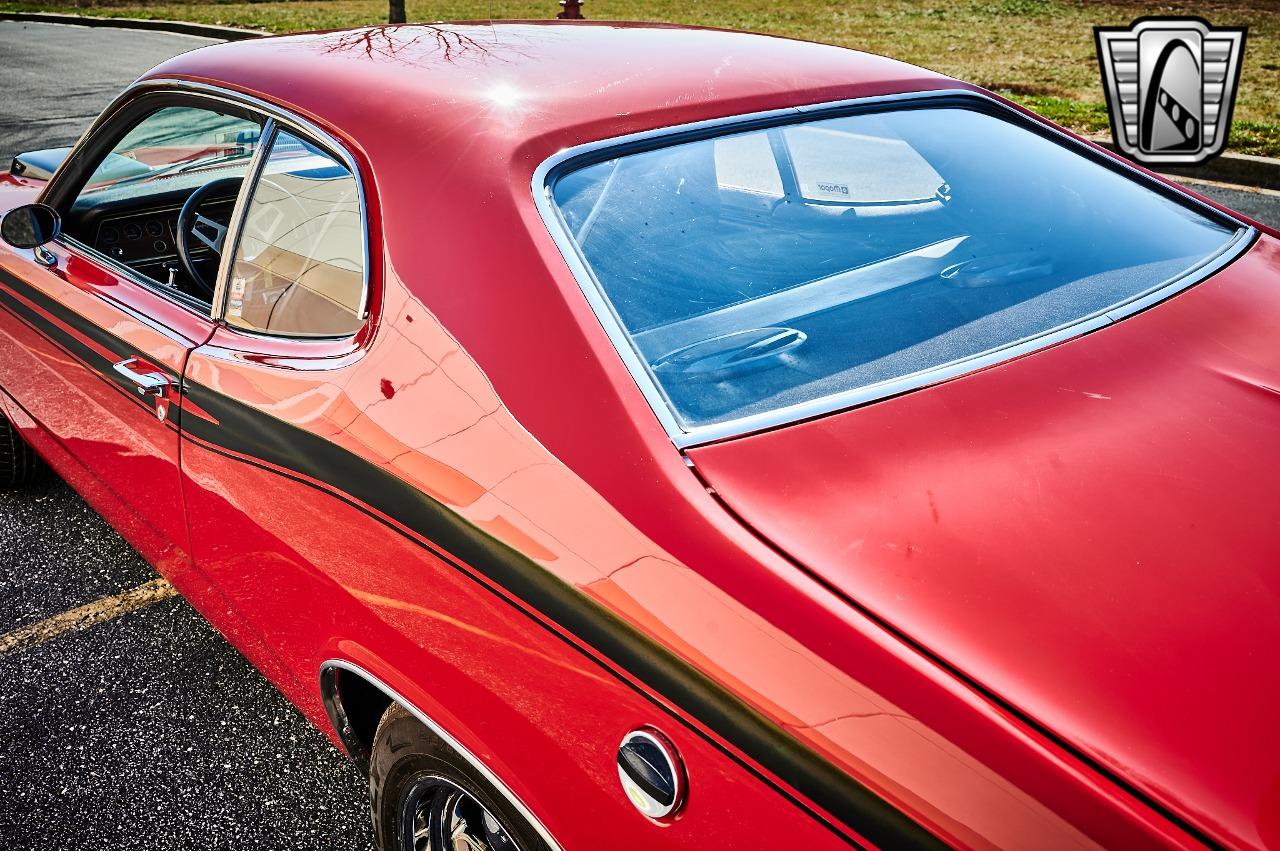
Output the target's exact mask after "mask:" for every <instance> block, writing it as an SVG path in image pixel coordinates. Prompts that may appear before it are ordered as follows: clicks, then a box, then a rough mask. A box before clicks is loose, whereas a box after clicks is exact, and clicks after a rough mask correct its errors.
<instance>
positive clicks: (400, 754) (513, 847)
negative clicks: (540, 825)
mask: <svg viewBox="0 0 1280 851" xmlns="http://www.w3.org/2000/svg"><path fill="white" fill-rule="evenodd" d="M424 792H425V793H430V794H433V795H436V796H438V797H437V798H436V800H437V801H439V802H440V803H439V804H438V806H442V807H446V808H447V806H448V805H447V804H445V803H443V801H446V800H449V798H448V797H447V796H448V795H455V796H457V795H458V793H462V797H458V798H455V799H454V800H465V796H470V798H471V799H472V800H471V801H470V802H467V803H466V804H465V805H466V806H472V804H474V803H478V804H479V805H480V806H481V807H483V808H484V810H485V811H487V814H488V815H489V816H491V817H492V818H493V819H495V820H496V822H497V824H498V825H500V826H501V833H500V835H498V836H493V835H490V836H489V837H488V839H489V846H490V847H491V848H493V849H494V851H549V849H548V848H547V845H546V843H545V842H543V841H542V839H541V838H540V837H539V836H538V834H537V832H536V831H535V830H534V829H533V827H532V826H530V825H529V823H528V821H527V820H526V819H525V818H524V817H523V816H522V815H521V814H520V813H519V811H518V810H516V808H515V806H513V805H512V804H511V803H510V802H509V801H508V800H507V798H506V796H504V795H503V794H502V793H500V792H499V791H498V790H497V789H495V788H494V786H493V784H492V783H490V782H489V781H488V780H487V779H485V778H484V777H483V776H482V775H481V774H480V772H478V771H477V770H476V769H475V768H473V767H472V766H471V764H470V763H468V762H467V761H466V760H464V759H462V758H461V757H459V756H458V755H457V754H456V753H455V752H454V751H453V749H452V748H450V747H449V746H448V745H446V744H445V743H444V742H442V741H441V740H440V739H439V738H437V737H436V736H435V735H434V734H433V733H432V732H431V731H430V730H428V729H427V728H426V727H425V726H423V724H422V723H421V722H419V721H418V720H417V719H416V718H414V717H413V715H411V714H410V713H409V712H408V711H407V710H406V709H404V708H403V707H401V706H400V705H399V704H397V703H393V704H391V708H389V709H388V710H387V711H386V714H384V715H383V716H382V720H381V721H380V722H379V723H378V730H377V732H376V733H374V737H373V749H372V752H371V753H370V755H369V798H370V801H371V804H372V807H373V830H374V836H375V837H376V839H377V845H378V849H379V851H409V849H415V851H423V849H424V848H430V849H431V851H436V846H435V845H423V844H418V845H417V846H416V847H415V845H414V843H413V837H412V824H413V814H412V813H410V810H411V809H413V810H417V809H418V805H419V803H420V801H421V795H422V794H424ZM427 809H434V808H432V807H427ZM471 811H472V812H474V808H472V810H471ZM456 812H459V813H461V812H463V810H462V807H461V806H459V807H458V809H457V810H456ZM473 821H480V822H481V824H482V825H484V824H486V823H487V825H489V826H491V825H492V822H489V821H488V820H487V819H473Z"/></svg>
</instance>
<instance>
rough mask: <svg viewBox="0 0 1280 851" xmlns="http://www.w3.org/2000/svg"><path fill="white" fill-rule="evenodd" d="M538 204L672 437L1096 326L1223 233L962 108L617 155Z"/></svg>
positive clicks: (1216, 247) (575, 175)
mask: <svg viewBox="0 0 1280 851" xmlns="http://www.w3.org/2000/svg"><path fill="white" fill-rule="evenodd" d="M552 196H553V199H554V202H555V205H556V207H557V208H558V210H559V212H560V214H561V216H562V218H563V221H564V224H565V227H566V230H567V231H568V234H569V235H570V236H571V238H572V239H573V241H574V242H575V243H576V245H577V247H578V248H579V250H580V253H581V255H582V258H583V260H584V261H585V264H586V266H587V267H588V268H589V270H590V272H591V273H592V275H593V276H594V278H595V283H596V285H597V286H598V287H599V289H600V291H601V293H602V294H603V295H604V297H605V299H606V300H607V301H608V303H609V305H610V306H611V308H612V310H613V312H614V313H615V314H616V316H617V319H618V320H619V322H620V324H621V326H622V328H623V329H624V330H625V332H626V335H627V337H628V338H629V343H630V344H631V346H632V347H633V348H634V349H635V351H636V353H637V354H638V355H639V357H640V359H641V361H642V362H643V363H644V365H645V367H646V369H647V370H648V372H649V373H650V375H651V376H652V378H653V380H654V382H655V383H656V385H657V386H658V387H659V388H660V390H661V391H662V395H663V396H664V397H665V400H666V403H667V404H668V405H669V406H670V408H671V410H672V412H673V413H674V414H675V416H676V418H677V420H678V421H679V423H680V424H681V426H682V427H684V428H685V429H690V428H694V427H699V426H705V425H709V424H715V423H722V422H725V421H728V420H735V419H739V418H742V417H747V416H752V415H756V414H762V413H767V412H770V411H776V410H778V409H781V408H786V407H789V406H792V405H799V404H802V403H805V402H809V401H812V400H815V399H820V398H824V397H830V396H833V395H836V394H847V393H848V391H851V390H856V389H860V388H861V389H867V388H872V389H874V388H876V387H878V386H881V385H884V386H885V387H886V388H888V387H889V386H890V383H893V382H899V381H900V380H901V379H904V378H906V377H909V376H918V375H920V374H922V373H925V374H927V373H930V372H933V371H935V370H937V369H938V368H939V367H945V366H949V365H955V364H963V363H964V362H966V361H969V360H972V359H974V358H976V357H978V356H982V355H987V354H990V353H991V352H993V351H997V350H1000V349H1002V348H1006V347H1010V346H1012V345H1014V344H1017V343H1021V342H1024V341H1027V340H1029V339H1032V338H1035V337H1038V336H1040V335H1044V334H1047V333H1048V332H1051V331H1054V330H1056V329H1060V328H1061V327H1062V326H1065V325H1071V324H1074V323H1077V322H1079V321H1081V320H1083V319H1086V318H1089V317H1095V316H1101V315H1102V314H1103V313H1104V312H1106V311H1108V310H1109V309H1112V308H1115V307H1117V306H1118V305H1122V304H1124V303H1126V302H1130V301H1133V300H1135V299H1137V298H1139V297H1141V296H1143V295H1144V294H1147V293H1150V292H1151V291H1153V290H1156V289H1158V288H1160V287H1162V286H1164V285H1166V284H1167V283H1168V282H1170V281H1171V279H1174V278H1176V277H1178V276H1179V275H1181V274H1182V273H1184V272H1186V271H1187V270H1188V269H1191V268H1192V267H1194V266H1196V265H1197V264H1200V263H1201V262H1203V261H1204V259H1205V258H1207V257H1210V256H1212V255H1214V254H1216V253H1217V252H1219V251H1221V250H1222V249H1223V248H1224V246H1225V245H1226V244H1227V243H1228V242H1230V240H1231V239H1232V237H1233V236H1234V234H1235V232H1236V229H1237V228H1236V227H1235V226H1232V225H1228V224H1225V223H1223V222H1220V221H1218V220H1216V219H1210V218H1209V217H1208V216H1207V215H1206V214H1204V213H1200V212H1197V211H1196V210H1193V209H1192V208H1191V207H1190V206H1187V205H1184V204H1182V203H1179V202H1178V201H1175V200H1173V199H1171V198H1170V197H1167V196H1165V195H1163V194H1160V193H1158V192H1156V191H1154V190H1153V189H1149V188H1146V187H1145V186H1143V185H1141V184H1140V183H1138V182H1136V181H1135V180H1133V179H1131V178H1129V177H1126V176H1124V175H1122V174H1120V173H1119V172H1117V171H1113V170H1112V169H1110V168H1108V167H1106V166H1104V165H1102V164H1100V163H1097V162H1095V161H1093V160H1091V159H1089V158H1087V157H1085V156H1082V155H1080V154H1079V153H1076V152H1074V151H1072V150H1070V149H1069V148H1067V147H1065V146H1064V145H1062V144H1059V143H1057V142H1054V141H1052V140H1050V139H1048V138H1046V137H1044V136H1041V135H1039V134H1037V133H1035V132H1032V131H1031V130H1029V129H1024V128H1023V127H1021V126H1017V125H1015V124H1013V123H1011V122H1008V121H1005V120H1002V119H1000V118H997V117H995V116H993V115H991V114H988V113H985V112H978V111H975V110H971V109H966V108H963V107H958V106H936V107H931V108H911V109H898V110H895V111H887V112H877V113H862V114H858V115H851V116H844V117H838V118H828V119H822V120H813V121H808V122H806V123H798V122H797V123H795V124H792V125H789V126H780V127H773V128H770V129H763V130H755V131H752V132H747V133H738V134H735V135H726V136H721V137H718V138H714V139H704V140H701V141H694V142H686V143H683V144H675V145H671V146H668V147H664V148H658V149H656V150H650V151H645V152H639V153H633V154H627V155H623V156H619V157H618V158H616V159H612V160H608V161H605V162H596V163H594V164H592V165H588V166H585V167H582V168H578V169H574V170H570V171H568V172H567V173H564V174H563V175H562V176H561V177H559V179H557V180H556V181H555V183H554V185H553V187H552ZM922 383H923V382H922ZM885 392H886V393H887V392H894V391H891V390H889V389H886V391H885ZM872 397H874V394H872Z"/></svg>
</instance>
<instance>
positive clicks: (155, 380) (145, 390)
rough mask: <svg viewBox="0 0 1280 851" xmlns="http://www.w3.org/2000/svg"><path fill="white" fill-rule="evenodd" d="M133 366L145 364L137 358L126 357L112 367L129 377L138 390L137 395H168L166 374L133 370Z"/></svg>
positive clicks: (144, 365)
mask: <svg viewBox="0 0 1280 851" xmlns="http://www.w3.org/2000/svg"><path fill="white" fill-rule="evenodd" d="M135 366H141V367H144V368H145V367H146V364H144V363H142V362H141V361H140V360H138V359H137V358H128V359H127V360H122V361H120V363H118V364H116V365H115V366H113V367H112V369H114V370H115V371H116V372H118V373H119V374H120V375H123V376H124V377H125V378H127V379H129V381H130V383H132V384H133V385H134V387H135V388H136V389H137V391H138V395H140V396H160V397H164V396H167V395H169V387H170V384H171V382H170V381H169V377H168V376H166V375H164V374H163V373H159V372H155V371H150V372H134V369H133V368H134V367H135Z"/></svg>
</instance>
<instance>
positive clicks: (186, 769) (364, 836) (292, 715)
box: [0, 477, 372, 851]
mask: <svg viewBox="0 0 1280 851" xmlns="http://www.w3.org/2000/svg"><path fill="white" fill-rule="evenodd" d="M154 580H155V573H154V572H153V571H152V570H151V568H150V567H148V566H147V565H146V564H145V563H143V562H142V560H141V559H140V558H138V556H137V555H136V554H135V553H134V552H133V551H132V550H131V549H130V548H129V546H128V545H127V544H126V543H125V542H124V541H123V540H121V539H120V538H119V537H118V536H117V535H116V534H115V533H114V532H113V531H112V530H111V529H110V528H109V527H108V526H107V524H106V523H105V522H104V521H103V520H102V519H101V518H99V517H98V516H97V515H96V514H95V513H94V512H93V511H92V509H90V508H89V507H88V506H86V505H85V504H84V503H83V502H82V501H81V500H80V498H79V497H78V496H76V495H75V494H74V493H72V491H71V490H70V489H69V488H68V487H67V486H66V485H64V484H63V483H62V482H60V481H58V480H57V479H56V478H52V477H51V478H50V479H49V480H47V481H45V482H42V483H40V484H39V485H38V486H36V487H35V488H32V489H27V490H21V491H14V492H0V634H5V633H9V634H11V632H12V631H13V630H15V629H19V628H21V627H23V626H27V625H29V624H32V623H36V622H40V621H42V620H44V619H46V618H48V617H50V616H51V615H54V614H56V613H58V612H61V611H65V610H66V609H68V608H73V607H76V606H80V605H83V604H85V603H90V602H92V601H93V600H95V599H99V598H101V597H102V596H104V595H108V596H109V595H113V594H118V593H120V592H121V591H126V590H128V589H130V588H134V587H137V586H139V585H141V584H143V583H146V582H149V581H154ZM0 719H4V731H5V735H4V737H3V739H2V740H0V845H2V846H3V847H5V848H13V849H32V851H35V850H36V849H40V851H61V849H66V851H71V849H76V851H80V849H85V848H112V849H122V850H123V849H148V851H150V849H184V851H190V850H191V849H245V848H261V849H282V851H283V849H317V850H318V849H367V848H371V847H372V839H371V834H370V829H369V817H368V809H367V808H368V803H367V798H366V791H365V785H364V780H363V778H362V777H361V776H360V775H359V774H358V772H356V771H355V769H354V768H352V767H351V765H350V763H348V761H347V760H346V758H345V757H343V756H342V755H341V754H339V753H338V751H337V750H336V749H335V748H334V747H333V746H332V745H331V744H330V743H329V741H328V739H326V738H325V737H324V736H323V735H322V734H321V733H320V732H319V731H318V730H316V729H315V728H314V727H312V726H311V725H310V724H309V723H307V721H306V720H305V719H304V718H303V717H302V716H301V715H300V714H299V713H298V712H297V711H296V710H295V709H293V707H292V706H290V705H289V704H288V703H287V702H286V701H285V700H284V698H282V697H281V696H280V694H279V693H278V692H277V691H276V690H275V689H274V688H273V687H272V686H271V685H270V684H269V683H268V682H266V680H264V679H263V678H262V677H261V676H260V675H259V674H258V673H257V672H256V671H255V670H254V669H253V668H251V667H250V666H249V664H248V663H247V662H246V661H245V660H244V659H243V658H242V657H241V656H240V655H239V654H238V653H236V651H235V650H234V649H232V648H231V647H230V646H229V645H228V644H227V643H226V642H225V641H224V640H223V639H222V637H221V636H220V635H218V634H217V633H216V632H215V631H214V630H213V629H212V627H210V626H209V625H208V624H207V623H206V622H205V621H204V619H203V618H201V617H200V616H199V615H198V614H196V613H195V611H194V610H192V608H191V607H190V606H189V605H187V603H186V602H185V601H183V600H182V599H181V598H180V597H166V598H165V599H163V600H161V601H160V602H157V603H153V604H151V605H148V606H145V607H143V608H140V609H138V610H136V611H133V612H129V613H127V614H124V615H121V616H119V617H116V618H114V619H111V620H107V621H105V622H102V623H98V624H96V625H94V626H92V627H90V628H88V629H85V630H82V631H69V632H65V633H62V634H58V635H55V636H53V637H50V638H47V639H46V640H44V641H43V642H42V643H38V644H29V645H24V646H21V647H19V648H17V649H13V650H9V651H8V652H3V653H0Z"/></svg>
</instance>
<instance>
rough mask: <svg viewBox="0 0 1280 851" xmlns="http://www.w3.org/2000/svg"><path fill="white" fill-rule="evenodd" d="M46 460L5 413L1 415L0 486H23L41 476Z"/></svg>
mask: <svg viewBox="0 0 1280 851" xmlns="http://www.w3.org/2000/svg"><path fill="white" fill-rule="evenodd" d="M44 470H45V466H44V462H43V461H41V460H40V456H39V455H37V454H36V451H35V450H34V449H32V448H31V447H30V446H28V445H27V442H26V441H25V440H23V439H22V436H21V435H20V434H18V430H17V429H16V428H14V427H13V424H12V423H10V422H9V421H8V420H7V419H5V417H4V416H3V415H0V488H16V487H21V486H23V485H26V484H30V483H31V482H34V481H36V480H37V479H39V478H40V476H41V474H42V473H44Z"/></svg>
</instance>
